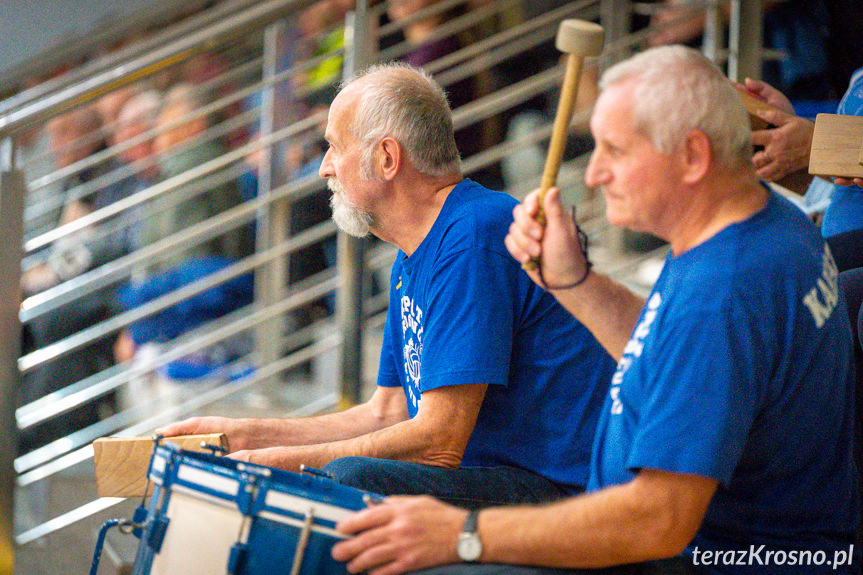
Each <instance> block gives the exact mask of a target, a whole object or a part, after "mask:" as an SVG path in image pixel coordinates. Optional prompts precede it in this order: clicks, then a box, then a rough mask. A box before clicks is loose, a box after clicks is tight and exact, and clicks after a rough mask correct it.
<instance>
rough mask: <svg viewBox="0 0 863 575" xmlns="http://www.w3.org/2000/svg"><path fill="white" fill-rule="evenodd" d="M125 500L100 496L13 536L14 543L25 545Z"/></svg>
mask: <svg viewBox="0 0 863 575" xmlns="http://www.w3.org/2000/svg"><path fill="white" fill-rule="evenodd" d="M123 501H125V499H123V498H122V497H100V498H99V499H96V500H94V501H91V502H89V503H87V504H86V505H82V506H81V507H78V508H76V509H73V510H72V511H69V512H67V513H64V514H63V515H60V516H58V517H55V518H54V519H52V520H50V521H46V522H45V523H42V524H41V525H37V526H36V527H33V528H32V529H30V530H28V531H25V532H24V533H21V534H20V535H16V536H15V543H16V544H17V545H26V544H28V543H31V542H33V541H35V540H37V539H41V538H42V537H45V536H46V535H48V534H50V533H54V532H55V531H59V530H60V529H63V528H64V527H68V526H70V525H72V524H74V523H77V522H78V521H81V520H82V519H86V518H88V517H90V516H92V515H95V514H96V513H99V512H101V511H104V510H106V509H110V508H111V507H114V506H115V505H117V504H118V503H121V502H123Z"/></svg>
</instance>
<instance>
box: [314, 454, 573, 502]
mask: <svg viewBox="0 0 863 575" xmlns="http://www.w3.org/2000/svg"><path fill="white" fill-rule="evenodd" d="M324 471H326V472H327V473H329V474H330V475H332V476H333V478H334V479H335V480H336V481H338V482H339V483H341V484H343V485H349V486H351V487H355V488H357V489H364V490H366V491H371V492H373V493H379V494H381V495H433V496H434V497H437V498H438V499H440V500H442V501H446V502H447V503H450V504H452V505H458V506H459V507H464V508H467V509H480V508H483V507H490V506H493V505H511V504H515V503H546V502H549V501H555V500H557V499H561V498H563V497H567V496H568V495H573V494H574V493H575V492H574V491H567V490H565V489H564V488H563V487H561V486H559V485H557V484H556V483H554V482H552V481H549V480H548V479H546V478H544V477H542V476H540V475H537V474H535V473H532V472H530V471H526V470H524V469H518V468H515V467H460V468H458V469H444V468H441V467H431V466H429V465H420V464H418V463H406V462H404V461H391V460H389V459H373V458H369V457H343V458H341V459H336V460H335V461H333V462H331V463H329V464H327V465H326V466H325V467H324Z"/></svg>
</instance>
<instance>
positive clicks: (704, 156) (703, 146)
mask: <svg viewBox="0 0 863 575" xmlns="http://www.w3.org/2000/svg"><path fill="white" fill-rule="evenodd" d="M681 152H682V154H683V155H682V157H681V158H680V161H681V164H682V166H683V181H684V183H687V184H696V183H698V182H700V181H701V180H702V179H703V178H704V176H705V175H706V174H707V172H708V170H709V169H710V165H711V164H712V163H713V149H712V148H711V147H710V140H709V139H708V138H707V135H706V134H705V133H704V132H702V131H701V130H690V131H689V133H688V134H687V135H686V140H685V141H684V143H683V146H682V149H681Z"/></svg>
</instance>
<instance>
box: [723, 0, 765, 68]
mask: <svg viewBox="0 0 863 575" xmlns="http://www.w3.org/2000/svg"><path fill="white" fill-rule="evenodd" d="M763 18H764V12H763V6H762V2H761V0H746V1H745V2H744V1H743V0H731V16H730V18H729V24H728V26H729V28H728V77H729V78H731V79H732V80H734V81H737V82H740V81H742V80H743V79H744V78H754V79H756V80H758V79H760V78H761V44H762V32H761V29H762V21H763Z"/></svg>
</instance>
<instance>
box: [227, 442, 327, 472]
mask: <svg viewBox="0 0 863 575" xmlns="http://www.w3.org/2000/svg"><path fill="white" fill-rule="evenodd" d="M228 457H230V458H231V459H236V460H237V461H245V462H247V463H255V464H257V465H264V466H266V467H276V468H278V469H284V470H286V471H293V472H294V473H297V472H299V471H300V465H303V464H305V465H307V466H309V467H322V466H323V465H324V463H325V462H322V461H320V460H316V459H315V460H313V459H311V457H312V456H311V455H310V454H309V450H307V449H303V448H302V447H264V448H261V449H243V450H240V451H232V452H231V453H230V454H229V455H228Z"/></svg>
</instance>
